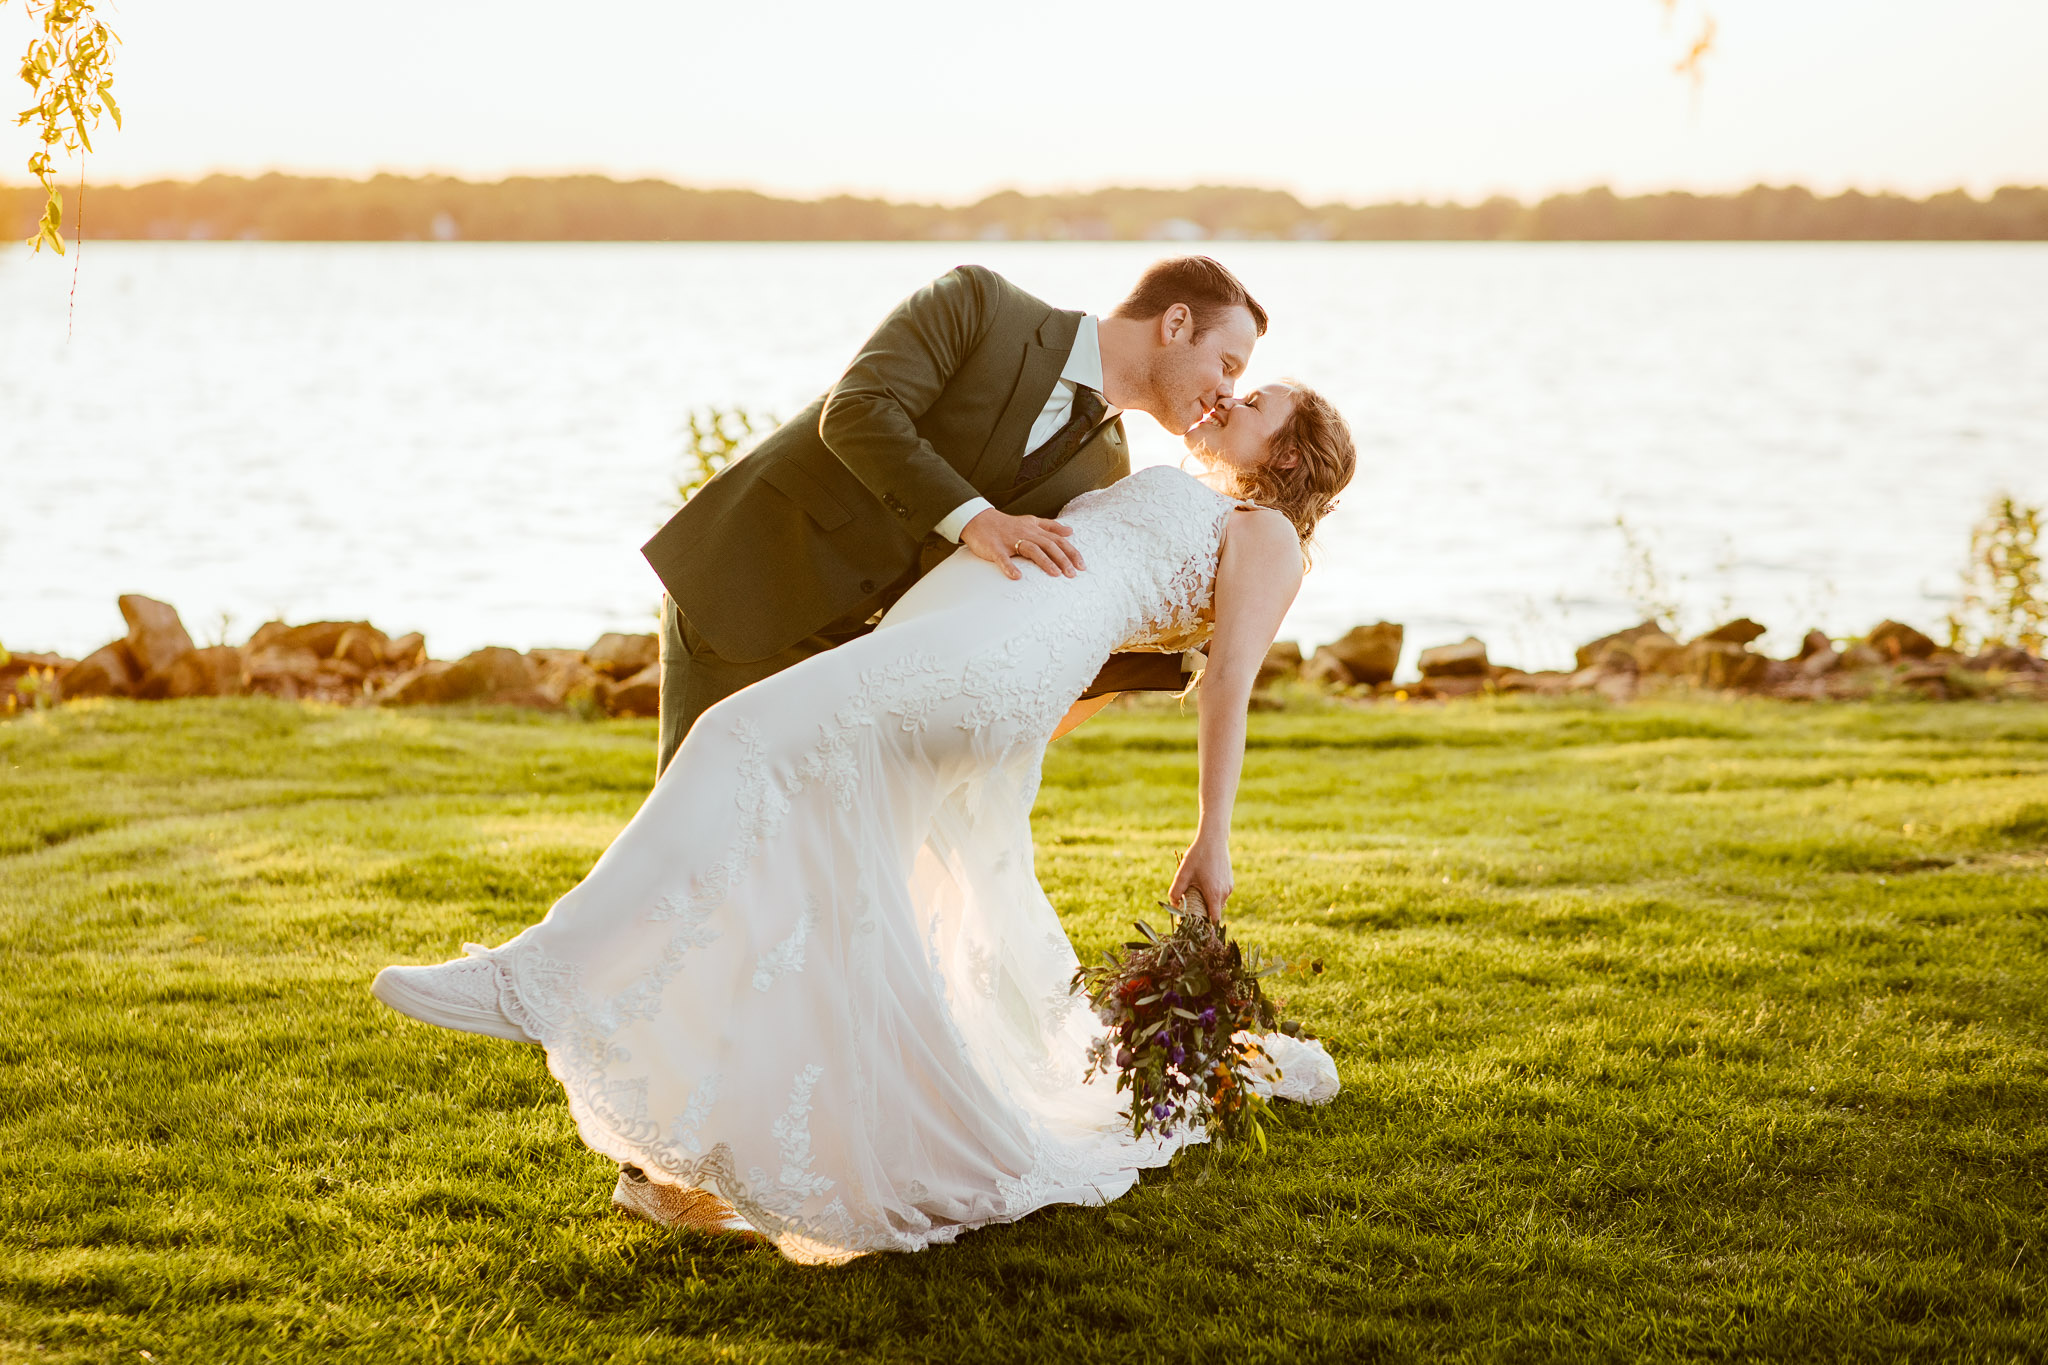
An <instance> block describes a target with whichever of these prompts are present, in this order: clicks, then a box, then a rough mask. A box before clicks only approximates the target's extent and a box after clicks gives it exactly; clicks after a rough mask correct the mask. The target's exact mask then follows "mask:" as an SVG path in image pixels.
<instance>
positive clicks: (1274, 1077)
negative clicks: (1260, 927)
mask: <svg viewBox="0 0 2048 1365" xmlns="http://www.w3.org/2000/svg"><path fill="white" fill-rule="evenodd" d="M1161 908H1162V909H1165V910H1166V911H1167V912H1168V913H1169V914H1170V915H1172V916H1173V930H1172V932H1171V933H1168V934H1164V935H1161V934H1158V933H1156V932H1154V931H1153V929H1152V926H1150V925H1148V924H1146V923H1145V921H1143V920H1139V921H1137V929H1138V932H1139V933H1140V934H1142V935H1144V937H1143V938H1142V939H1140V940H1137V941H1133V942H1130V943H1126V944H1124V945H1123V950H1122V951H1121V952H1106V953H1104V954H1103V962H1102V963H1101V964H1100V965H1098V966H1083V967H1079V968H1076V969H1075V971H1074V981H1073V987H1072V989H1073V990H1075V991H1077V992H1080V991H1085V992H1086V993H1087V996H1088V1003H1089V1004H1090V1005H1092V1006H1093V1007H1094V1009H1095V1014H1096V1017H1097V1018H1099V1019H1101V1020H1102V1022H1103V1023H1104V1024H1107V1025H1108V1026H1109V1028H1110V1033H1109V1034H1108V1035H1107V1036H1105V1037H1102V1038H1098V1039H1096V1040H1095V1042H1094V1043H1093V1044H1091V1045H1090V1048H1089V1055H1088V1062H1089V1066H1088V1078H1089V1079H1093V1078H1094V1077H1095V1076H1096V1075H1097V1074H1104V1075H1106V1074H1108V1072H1109V1070H1110V1068H1111V1067H1112V1066H1114V1067H1115V1068H1116V1069H1117V1071H1118V1073H1119V1074H1118V1076H1117V1082H1116V1088H1117V1089H1118V1090H1128V1091H1130V1092H1131V1107H1130V1111H1129V1112H1130V1118H1131V1133H1132V1136H1134V1137H1142V1136H1143V1135H1144V1134H1146V1133H1148V1132H1157V1133H1159V1134H1160V1135H1161V1136H1162V1137H1170V1136H1172V1134H1173V1131H1174V1129H1176V1128H1178V1127H1184V1126H1186V1125H1188V1124H1191V1123H1202V1124H1206V1125H1207V1126H1209V1127H1210V1128H1212V1129H1215V1130H1217V1131H1219V1132H1221V1133H1222V1134H1223V1136H1224V1137H1226V1138H1242V1137H1249V1138H1252V1139H1253V1140H1254V1141H1256V1142H1257V1143H1258V1144H1259V1148H1260V1150H1262V1151H1263V1150H1264V1149H1265V1146H1266V1133H1265V1129H1264V1127H1263V1126H1262V1124H1261V1123H1260V1120H1261V1119H1262V1118H1264V1117H1265V1116H1266V1114H1267V1113H1268V1112H1269V1109H1268V1106H1267V1103H1266V1100H1265V1098H1264V1096H1262V1095H1260V1094H1259V1093H1258V1092H1257V1091H1255V1090H1254V1089H1253V1088H1252V1085H1251V1082H1252V1081H1253V1080H1254V1079H1259V1080H1263V1081H1265V1082H1267V1083H1268V1084H1269V1085H1270V1084H1271V1083H1272V1082H1275V1081H1278V1080H1279V1079H1280V1071H1279V1068H1278V1067H1277V1066H1275V1065H1274V1064H1273V1062H1272V1059H1271V1058H1270V1057H1268V1056H1267V1055H1266V1050H1265V1049H1264V1048H1263V1047H1261V1046H1260V1045H1259V1041H1258V1037H1257V1035H1258V1034H1259V1033H1260V1032H1268V1033H1270V1032H1272V1031H1273V1030H1275V1029H1277V1030H1279V1031H1280V1032H1282V1033H1285V1034H1288V1035H1290V1036H1293V1037H1301V1036H1302V1029H1301V1025H1299V1024H1297V1023H1294V1022H1292V1021H1287V1022H1282V1021H1281V1019H1280V1002H1278V1001H1276V1000H1273V999H1271V998H1270V997H1268V996H1267V994H1266V992H1265V990H1264V988H1263V987H1262V986H1261V985H1260V982H1261V981H1262V980H1263V979H1264V978H1265V977H1268V976H1271V975H1273V974H1274V973H1275V972H1278V971H1282V970H1285V969H1286V967H1287V963H1285V962H1279V961H1270V960H1267V959H1265V958H1263V957H1262V956H1261V955H1260V954H1259V952H1258V950H1257V949H1256V948H1254V949H1249V950H1247V949H1245V948H1244V947H1242V946H1241V945H1239V944H1238V943H1236V942H1234V941H1233V940H1232V939H1231V938H1230V936H1229V935H1228V934H1226V933H1225V932H1224V931H1223V928H1222V926H1221V925H1217V924H1212V923H1210V922H1209V916H1208V912H1207V910H1206V909H1205V908H1204V906H1203V904H1202V900H1201V897H1200V896H1198V895H1196V894H1195V893H1193V892H1189V893H1188V896H1187V908H1186V909H1185V910H1174V909H1173V908H1172V907H1171V906H1162V907H1161ZM1321 969H1322V963H1320V962H1317V963H1314V964H1313V970H1317V971H1320V970H1321Z"/></svg>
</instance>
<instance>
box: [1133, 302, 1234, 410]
mask: <svg viewBox="0 0 2048 1365" xmlns="http://www.w3.org/2000/svg"><path fill="white" fill-rule="evenodd" d="M1258 339H1259V329H1258V324H1257V323H1255V322H1253V321H1252V314H1251V310H1250V309H1249V308H1231V309H1227V310H1225V311H1224V312H1222V313H1220V314H1216V315H1214V316H1212V317H1211V318H1210V319H1209V326H1208V328H1207V329H1206V330H1204V331H1203V332H1201V333H1200V334H1199V335H1198V334H1197V333H1196V331H1195V327H1194V319H1193V316H1192V315H1191V314H1190V313H1189V312H1188V310H1187V309H1186V307H1185V306H1184V305H1181V304H1175V305H1174V306H1173V307H1172V308H1169V309H1167V310H1166V312H1165V313H1163V314H1162V315H1161V316H1160V319H1159V330H1158V333H1157V335H1156V336H1155V338H1154V340H1155V341H1156V342H1157V345H1156V347H1155V348H1154V351H1153V357H1152V366H1151V381H1152V383H1151V387H1152V390H1153V398H1152V406H1151V407H1150V408H1148V409H1147V410H1148V411H1150V412H1151V414H1152V415H1153V417H1155V418H1157V419H1158V421H1159V425H1161V426H1163V427H1165V428H1166V429H1167V430H1168V431H1171V432H1173V433H1175V434H1176V435H1178V434H1180V433H1182V432H1185V431H1188V430H1189V429H1191V428H1192V427H1193V426H1194V425H1195V424H1196V423H1197V422H1200V421H1201V420H1202V418H1203V417H1204V416H1206V415H1207V414H1208V413H1209V410H1210V409H1212V408H1214V407H1215V406H1216V405H1217V404H1218V403H1221V402H1223V401H1224V400H1225V399H1227V398H1229V397H1230V395H1231V392H1232V391H1233V389H1235V387H1236V385H1237V380H1238V376H1240V375H1242V374H1243V373H1244V368H1245V366H1246V365H1248V364H1250V363H1251V358H1252V347H1253V346H1254V345H1255V344H1257V342H1258Z"/></svg>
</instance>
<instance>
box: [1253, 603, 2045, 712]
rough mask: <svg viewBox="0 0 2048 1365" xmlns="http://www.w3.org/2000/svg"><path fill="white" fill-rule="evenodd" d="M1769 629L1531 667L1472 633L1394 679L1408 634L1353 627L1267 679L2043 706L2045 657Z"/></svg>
mask: <svg viewBox="0 0 2048 1365" xmlns="http://www.w3.org/2000/svg"><path fill="white" fill-rule="evenodd" d="M1765 631H1766V628H1765V627H1764V626H1762V625H1759V624H1758V623H1757V622H1755V621H1752V620H1749V619H1748V618H1747V617H1744V618H1741V619H1738V620H1734V621H1730V622H1728V623H1727V624H1726V625H1722V626H1717V627H1715V628H1714V629H1713V630H1710V631H1707V632H1706V633H1704V634H1702V635H1698V636H1695V637H1694V638H1693V639H1691V640H1686V641H1680V640H1678V639H1677V638H1675V637H1673V636H1672V635H1670V634H1668V633H1667V632H1666V631H1665V630H1664V628H1663V627H1662V626H1660V625H1658V624H1657V623H1656V622H1655V621H1645V622H1643V623H1642V624H1641V625H1637V626H1631V627H1630V628H1629V629H1627V630H1623V631H1616V632H1615V633H1614V634H1612V635H1603V636H1601V637H1600V638H1599V639H1597V640H1592V641H1589V642H1588V643H1586V644H1583V645H1580V646H1579V648H1578V651H1577V656H1576V660H1575V663H1576V667H1575V668H1574V669H1572V670H1571V671H1569V672H1566V671H1563V670H1555V671H1543V672H1529V671H1526V670H1524V669H1519V668H1512V667H1507V666H1504V665H1501V664H1496V663H1494V662H1493V661H1492V660H1491V659H1490V658H1488V657H1487V652H1486V645H1485V643H1484V642H1483V641H1480V640H1478V639H1474V638H1469V637H1468V638H1467V639H1464V640H1462V641H1460V642H1458V643H1457V644H1452V645H1438V646H1436V647H1434V648H1431V649H1425V650H1423V651H1422V653H1421V654H1420V655H1419V656H1418V657H1417V660H1416V664H1417V667H1418V668H1419V670H1420V673H1421V676H1420V677H1419V678H1418V679H1416V680H1414V681H1412V682H1398V681H1396V679H1395V676H1394V675H1395V669H1396V667H1397V665H1398V663H1399V660H1400V658H1401V646H1402V642H1403V635H1404V631H1403V629H1402V627H1400V626H1398V625H1394V624H1392V623H1391V622H1386V621H1382V622H1380V623H1379V624H1377V625H1371V626H1357V627H1354V628H1353V629H1352V630H1351V631H1350V632H1348V633H1347V634H1346V635H1344V636H1343V638H1341V639H1338V640H1334V641H1332V642H1331V643H1329V644H1327V645H1324V646H1323V647H1322V648H1320V649H1318V650H1316V652H1315V653H1314V654H1313V655H1311V656H1310V657H1309V658H1307V659H1303V658H1302V655H1301V650H1300V648H1299V647H1298V646H1296V645H1293V644H1291V643H1286V642H1282V643H1280V644H1276V645H1274V646H1273V648H1272V650H1271V651H1270V652H1269V653H1268V654H1267V656H1266V662H1265V665H1264V667H1263V668H1262V669H1261V670H1260V673H1259V678H1260V683H1261V685H1262V686H1270V685H1271V684H1272V683H1274V682H1276V681H1280V680H1282V679H1285V678H1288V677H1294V678H1297V679H1299V680H1300V681H1302V682H1305V683H1313V684H1317V685H1320V686H1322V687H1326V688H1332V689H1335V690H1337V691H1339V692H1341V693H1343V694H1344V695H1346V696H1351V697H1355V698H1359V699H1367V698H1371V699H1380V698H1388V697H1391V698H1394V699H1397V700H1402V701H1407V700H1448V699H1452V698H1458V697H1471V696H1480V695H1488V694H1490V695H1502V694H1514V693H1533V694H1535V695H1538V696H1565V695H1569V694H1573V693H1592V694H1594V695H1597V696H1600V697H1603V698H1605V699H1606V700H1608V701H1611V702H1629V701H1633V700H1635V699H1636V698H1637V697H1639V696H1648V695H1656V694H1660V693H1668V692H1679V691H1689V692H1695V693H1697V692H1712V693H1736V694H1746V695H1751V696H1764V697H1775V698H1777V699H1779V700H1782V701H1860V700H1868V699H1871V698H1881V697H1917V698H1920V699H1924V700H1929V701H1952V700H1967V699H1971V698H1984V697H2011V698H2013V699H2016V700H2041V701H2048V661H2044V660H2043V659H2042V658H2041V656H2040V655H2037V654H2030V653H2028V652H2027V651H2025V650H2023V649H2017V648H2014V647H2012V646H2009V645H1993V646H1989V647H1987V648H1984V649H1981V650H1979V651H1978V652H1976V653H1975V654H1971V655H1964V654H1962V653H1961V652H1959V651H1957V650H1953V649H1948V648H1944V647H1943V646H1940V645H1937V644H1936V643H1935V642H1934V640H1933V639H1932V638H1930V637H1929V636H1927V635H1925V634H1923V633H1922V632H1920V631H1918V630H1915V629H1914V628H1913V627H1912V626H1909V625H1905V624H1903V623H1901V622H1898V621H1890V620H1887V621H1880V622H1878V623H1877V625H1875V626H1873V627H1872V628H1871V629H1870V632H1869V633H1868V634H1866V635H1863V636H1861V637H1857V638H1852V639H1836V638H1834V637H1832V636H1829V635H1827V634H1825V633H1824V632H1822V631H1818V630H1812V631H1808V632H1807V633H1806V637H1805V639H1804V640H1802V641H1801V642H1800V647H1799V652H1798V653H1797V654H1796V655H1794V656H1793V657H1791V658H1789V659H1776V658H1772V657H1770V656H1769V655H1766V654H1761V653H1758V652H1756V651H1755V650H1753V649H1752V648H1751V647H1750V646H1751V645H1752V644H1754V643H1755V642H1756V641H1757V640H1758V639H1760V638H1762V636H1763V635H1764V634H1765Z"/></svg>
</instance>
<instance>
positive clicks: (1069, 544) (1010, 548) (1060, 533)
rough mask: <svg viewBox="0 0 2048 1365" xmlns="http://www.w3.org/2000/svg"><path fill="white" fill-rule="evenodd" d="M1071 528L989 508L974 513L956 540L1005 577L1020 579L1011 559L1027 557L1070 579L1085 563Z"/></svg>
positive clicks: (1039, 565) (1056, 574)
mask: <svg viewBox="0 0 2048 1365" xmlns="http://www.w3.org/2000/svg"><path fill="white" fill-rule="evenodd" d="M1073 534H1074V533H1073V531H1072V530H1071V529H1070V528H1069V527H1067V526H1066V525H1065V524H1064V523H1061V522H1057V521H1048V520H1046V519H1045V518H1044V517H1013V516H1010V515H1009V514H1008V513H1006V512H998V511H997V510H996V509H995V508H993V507H991V508H989V509H988V510H987V511H986V512H977V513H975V515H974V520H972V521H970V522H968V523H967V525H966V526H964V527H962V528H961V530H960V543H961V544H962V545H965V546H966V547H967V548H968V549H970V550H972V551H974V553H976V554H978V555H980V556H981V557H982V558H983V559H986V560H987V561H988V562H989V563H991V564H993V565H995V566H996V567H997V568H998V569H1001V570H1002V571H1003V577H1005V578H1008V579H1012V580H1015V579H1018V578H1022V577H1023V576H1024V575H1023V574H1022V573H1021V572H1019V570H1018V568H1017V566H1016V565H1015V564H1012V563H1011V562H1010V561H1011V560H1013V559H1028V560H1030V561H1031V562H1032V563H1033V564H1036V565H1037V566H1038V567H1039V568H1041V569H1043V570H1045V571H1046V572H1047V573H1049V574H1052V575H1054V576H1056V577H1057V576H1059V575H1062V574H1064V575H1065V576H1066V577H1068V578H1072V577H1073V576H1074V575H1075V574H1077V573H1079V572H1081V570H1083V569H1085V568H1087V567H1088V566H1087V565H1086V564H1084V563H1082V562H1081V552H1080V551H1079V550H1077V549H1075V548H1074V543H1073V541H1072V539H1070V537H1072V536H1073Z"/></svg>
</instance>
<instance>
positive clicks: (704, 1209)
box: [612, 1166, 767, 1242]
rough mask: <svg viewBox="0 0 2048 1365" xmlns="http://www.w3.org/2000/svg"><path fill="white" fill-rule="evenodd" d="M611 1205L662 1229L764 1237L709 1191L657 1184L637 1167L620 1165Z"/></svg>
mask: <svg viewBox="0 0 2048 1365" xmlns="http://www.w3.org/2000/svg"><path fill="white" fill-rule="evenodd" d="M612 1207H613V1208H615V1209H617V1210H618V1211H619V1212H620V1213H626V1214H631V1215H632V1216H633V1217H635V1218H645V1219H646V1220H647V1221H648V1222H650V1223H659V1224H660V1225H661V1226H663V1227H665V1228H690V1229H692V1230H694V1231H697V1232H717V1233H725V1234H727V1235H729V1236H736V1237H739V1238H741V1239H742V1240H744V1241H749V1242H762V1241H766V1240H767V1239H766V1238H764V1237H763V1236H761V1234H760V1233H759V1232H756V1231H755V1230H754V1225H753V1224H752V1223H749V1222H748V1221H747V1220H746V1219H744V1218H742V1217H740V1214H739V1210H738V1209H735V1208H734V1207H733V1206H732V1205H730V1204H728V1203H726V1202H725V1201H724V1200H723V1199H720V1198H719V1197H718V1196H717V1195H715V1194H713V1193H712V1192H711V1191H709V1190H691V1189H684V1188H683V1187H682V1186H680V1185H662V1184H657V1183H656V1182H654V1181H652V1180H649V1179H648V1178H647V1175H646V1173H645V1172H643V1171H642V1170H641V1169H640V1168H639V1167H638V1166H621V1167H619V1183H618V1184H616V1185H614V1186H612Z"/></svg>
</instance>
